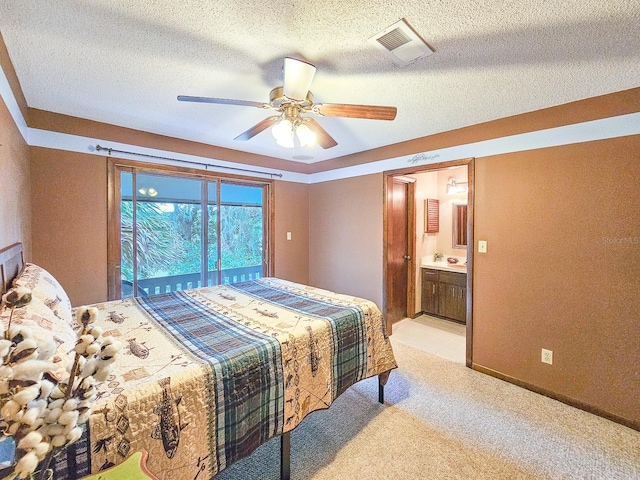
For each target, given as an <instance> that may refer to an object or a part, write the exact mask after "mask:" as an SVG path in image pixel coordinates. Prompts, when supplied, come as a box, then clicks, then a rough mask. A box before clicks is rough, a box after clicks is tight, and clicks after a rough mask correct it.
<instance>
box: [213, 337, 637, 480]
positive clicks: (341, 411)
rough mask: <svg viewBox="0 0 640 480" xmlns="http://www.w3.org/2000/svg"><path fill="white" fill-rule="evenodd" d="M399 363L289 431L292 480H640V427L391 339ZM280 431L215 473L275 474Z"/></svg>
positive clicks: (236, 477)
mask: <svg viewBox="0 0 640 480" xmlns="http://www.w3.org/2000/svg"><path fill="white" fill-rule="evenodd" d="M393 346H394V352H395V355H396V359H397V361H398V365H399V368H398V369H397V370H394V371H393V372H392V373H391V377H390V379H389V383H388V384H387V386H386V388H385V401H386V403H385V405H384V406H382V405H380V404H378V403H377V379H376V378H372V379H367V380H365V381H363V382H360V383H359V384H357V385H355V386H353V387H351V388H350V389H349V390H348V391H347V392H345V393H344V394H343V395H342V396H341V397H340V398H338V399H337V400H336V401H335V402H334V404H333V405H332V406H331V408H330V409H328V410H325V411H321V412H315V413H312V414H311V415H310V416H309V417H307V418H306V419H305V420H304V421H303V422H302V424H301V425H300V426H298V428H296V429H295V430H294V431H293V433H292V434H291V478H292V480H303V479H313V480H325V479H326V480H329V479H331V480H334V479H367V480H370V479H402V480H408V479H438V480H440V479H474V480H475V479H560V478H562V479H569V478H575V479H607V480H611V479H625V480H628V479H640V432H637V431H634V430H632V429H630V428H628V427H624V426H622V425H619V424H616V423H613V422H611V421H609V420H606V419H603V418H600V417H597V416H595V415H592V414H589V413H586V412H583V411H582V410H578V409H575V408H573V407H569V406H567V405H564V404H562V403H560V402H557V401H555V400H552V399H549V398H546V397H543V396H541V395H538V394H535V393H533V392H530V391H528V390H525V389H522V388H519V387H516V386H515V385H511V384H509V383H506V382H503V381H501V380H498V379H495V378H492V377H489V376H487V375H484V374H481V373H478V372H474V371H472V370H471V369H468V368H466V367H464V366H462V365H459V364H456V363H453V362H450V361H448V360H444V359H441V358H439V357H435V356H433V355H430V354H427V353H425V352H422V351H420V350H417V349H415V348H413V347H411V346H409V345H406V344H403V343H401V342H398V341H394V342H393ZM279 446H280V440H279V439H273V440H271V441H269V442H268V443H266V444H265V445H263V446H261V447H260V448H259V449H258V450H256V452H254V454H253V455H251V456H250V457H248V458H246V459H243V460H241V461H240V462H238V463H236V464H234V465H232V466H231V467H229V468H228V469H226V470H224V471H223V472H221V473H220V474H219V475H217V476H216V480H240V479H242V480H245V479H274V480H276V479H278V478H279V468H280V467H279V458H280V457H279Z"/></svg>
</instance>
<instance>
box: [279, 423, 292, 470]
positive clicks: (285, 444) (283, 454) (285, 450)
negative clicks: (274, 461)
mask: <svg viewBox="0 0 640 480" xmlns="http://www.w3.org/2000/svg"><path fill="white" fill-rule="evenodd" d="M290 478H291V432H286V433H283V434H282V435H280V480H289V479H290Z"/></svg>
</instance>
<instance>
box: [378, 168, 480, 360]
mask: <svg viewBox="0 0 640 480" xmlns="http://www.w3.org/2000/svg"><path fill="white" fill-rule="evenodd" d="M384 176H385V199H386V200H385V204H384V215H383V218H384V226H383V228H384V232H385V233H384V235H385V237H384V240H385V241H384V243H383V249H384V258H385V262H384V282H385V293H386V295H385V299H384V311H385V315H388V314H389V313H390V312H389V306H390V305H393V302H394V301H396V302H397V301H398V299H394V297H393V295H394V292H397V291H400V292H402V290H401V289H399V288H398V287H397V285H396V286H394V288H390V287H391V284H390V282H392V281H394V282H395V283H397V277H396V278H392V277H391V275H390V272H391V271H392V268H393V266H392V265H391V262H390V260H389V252H390V251H391V250H392V249H393V248H394V245H393V242H394V240H393V237H391V236H390V231H391V230H393V229H394V228H395V229H397V227H394V225H397V222H398V221H399V220H398V218H396V217H397V216H398V215H399V214H398V213H397V208H396V209H395V210H394V208H393V205H394V199H393V191H392V190H391V189H390V188H388V185H392V184H393V178H396V177H397V178H403V179H405V180H406V179H408V180H411V181H413V182H414V183H413V186H414V196H413V200H414V207H413V208H414V211H413V212H404V218H406V221H407V222H408V223H409V224H410V227H409V228H407V231H409V230H412V231H413V232H414V234H413V236H412V237H411V238H407V239H405V241H406V243H407V244H412V246H411V247H410V248H409V251H408V254H407V255H408V256H410V257H411V259H412V262H411V264H412V267H411V268H412V271H411V272H410V275H409V278H408V279H407V288H410V289H413V290H412V291H413V293H414V295H413V297H414V300H413V302H412V303H411V304H407V308H406V312H407V313H406V318H405V319H403V320H401V321H400V322H395V324H393V325H389V327H390V331H391V333H393V332H394V330H397V331H398V337H396V338H401V337H402V336H404V335H407V336H408V337H409V338H412V339H414V340H415V339H416V338H418V336H417V334H416V332H417V331H418V330H419V329H421V328H422V327H423V326H424V325H426V326H427V327H429V328H436V329H440V330H442V331H443V333H442V335H439V334H436V335H432V334H430V335H429V337H430V338H432V337H438V336H441V337H442V339H443V343H447V341H448V340H446V339H448V338H450V337H446V335H448V334H449V333H451V332H453V333H454V334H455V335H457V337H458V339H457V341H453V340H452V341H451V345H452V346H453V345H456V346H455V350H456V355H457V357H456V358H464V362H461V363H465V364H466V365H467V366H471V362H472V332H473V329H472V324H473V303H472V298H473V295H472V294H473V292H472V287H473V281H472V279H473V248H471V246H472V245H473V191H474V189H473V179H474V160H473V159H465V160H457V161H452V162H443V163H438V164H432V165H423V166H416V167H413V168H405V169H402V170H394V171H390V172H385V174H384ZM400 215H401V216H402V214H400ZM396 241H397V240H396ZM411 284H413V285H411ZM396 313H397V312H396ZM396 316H397V315H396ZM388 318H389V317H388ZM394 318H395V317H394ZM388 323H389V322H388ZM418 324H420V325H418ZM408 327H409V328H408ZM414 327H415V332H414ZM461 336H463V337H464V338H462V339H461V338H460V337H461ZM445 337H446V338H445ZM419 348H420V347H419ZM452 348H453V347H452ZM432 353H434V352H432ZM436 354H437V353H436ZM451 355H453V353H451ZM441 356H445V358H447V355H441ZM450 359H451V358H450Z"/></svg>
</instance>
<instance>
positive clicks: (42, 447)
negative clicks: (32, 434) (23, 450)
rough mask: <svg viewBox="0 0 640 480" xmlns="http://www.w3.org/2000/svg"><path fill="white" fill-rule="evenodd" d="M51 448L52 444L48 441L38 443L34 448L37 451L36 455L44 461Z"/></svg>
mask: <svg viewBox="0 0 640 480" xmlns="http://www.w3.org/2000/svg"><path fill="white" fill-rule="evenodd" d="M50 449H51V445H49V443H47V442H44V441H43V442H40V443H39V444H38V445H36V446H35V448H34V449H33V451H34V452H35V454H36V456H37V457H38V460H40V461H42V460H43V459H44V457H46V456H47V454H48V453H49V450H50Z"/></svg>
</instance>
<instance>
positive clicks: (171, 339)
mask: <svg viewBox="0 0 640 480" xmlns="http://www.w3.org/2000/svg"><path fill="white" fill-rule="evenodd" d="M0 273H1V274H2V287H3V290H4V289H6V288H8V287H9V286H10V285H11V284H12V283H11V282H13V284H15V285H22V286H27V287H29V288H31V289H34V290H35V291H38V292H39V291H40V290H42V291H43V293H42V294H39V295H36V294H35V293H34V297H37V298H40V299H41V300H42V302H41V303H43V304H44V305H45V306H46V307H47V308H48V309H50V310H51V312H52V315H49V312H45V311H44V310H45V309H44V307H42V305H39V306H37V305H33V306H32V305H31V304H29V305H27V307H24V309H23V310H24V311H23V312H22V313H20V315H19V316H18V313H19V312H18V311H17V310H16V312H15V315H14V321H23V322H32V323H35V324H37V326H38V327H41V328H43V329H45V330H47V331H50V332H51V333H52V334H53V337H54V339H55V340H56V342H57V343H58V344H59V346H58V349H57V351H56V359H57V360H58V361H60V362H61V363H65V362H66V361H68V360H69V355H70V353H69V352H70V350H71V349H72V348H73V343H72V342H74V337H73V332H71V333H70V329H71V325H72V324H73V320H72V309H71V305H70V302H69V300H68V297H67V296H66V293H65V292H64V290H63V289H62V287H61V286H60V285H59V283H57V281H56V280H55V278H53V277H52V276H51V275H50V274H49V273H48V272H47V271H46V270H44V269H42V268H41V267H39V266H37V265H33V264H29V263H27V264H24V267H23V261H22V248H21V245H19V244H17V245H13V246H11V247H9V248H6V249H4V250H2V251H0ZM95 307H97V308H98V309H99V311H100V316H99V320H98V322H100V324H101V326H102V327H103V328H104V330H105V331H106V332H105V333H107V334H109V335H112V336H113V337H115V338H117V339H119V340H120V341H121V342H123V344H124V347H123V349H122V351H121V353H120V354H119V357H118V359H117V361H116V363H115V364H114V370H113V372H112V374H111V375H110V377H109V378H108V379H107V380H106V381H105V382H103V383H102V384H100V387H99V394H98V396H99V399H98V401H97V403H96V405H95V407H94V410H93V414H92V415H91V417H90V419H89V422H87V429H86V432H85V434H84V436H83V438H82V439H81V440H79V441H78V442H76V443H75V444H73V445H72V446H70V447H68V448H67V450H66V452H64V454H63V455H57V456H56V458H55V462H54V463H55V468H56V474H55V477H54V478H56V479H58V478H61V479H62V478H75V477H81V476H83V475H87V474H89V473H95V472H98V471H100V470H102V469H105V468H108V467H111V466H113V465H117V464H119V463H121V462H123V461H124V460H125V459H126V458H127V457H128V456H130V455H131V454H132V453H133V452H136V451H145V452H147V453H148V459H147V468H148V469H149V470H150V471H151V472H154V473H155V475H157V476H158V477H159V478H166V479H176V478H189V479H191V478H193V479H196V478H200V479H202V478H211V477H214V476H215V475H216V474H217V473H218V472H220V471H222V470H224V468H226V467H227V466H229V465H231V464H232V463H233V462H235V461H237V460H239V459H241V458H244V457H246V456H248V455H250V454H251V453H252V452H253V451H254V450H255V449H256V448H257V447H258V446H260V445H261V444H263V443H264V442H266V441H267V440H269V439H271V438H274V437H277V436H280V439H281V478H283V479H286V478H289V476H290V466H289V465H290V464H289V451H290V443H289V442H290V437H289V435H290V432H291V431H292V430H293V429H294V428H296V427H297V426H298V425H300V423H301V422H302V421H303V419H304V418H305V417H306V416H307V415H308V414H309V413H311V412H313V411H315V410H319V409H325V408H328V407H329V406H330V405H331V403H332V402H333V401H334V400H335V399H336V398H337V397H338V396H339V395H340V394H341V393H343V392H344V391H345V390H346V389H347V388H349V387H350V386H351V385H353V384H355V383H356V382H359V381H361V380H363V379H365V378H369V377H372V376H375V375H377V376H378V384H379V398H378V400H379V401H380V402H383V398H384V397H383V395H384V390H383V389H384V384H385V383H386V381H387V378H388V376H389V373H390V371H391V370H392V369H394V368H396V363H395V359H394V357H393V351H392V349H391V345H390V342H389V338H388V335H387V332H386V328H385V324H384V321H383V319H382V315H381V313H380V311H379V310H378V308H377V307H376V305H375V304H374V303H373V302H370V301H368V300H364V299H360V298H354V297H352V296H347V295H341V294H336V293H332V292H329V291H326V290H321V289H318V288H313V287H309V286H306V285H300V284H296V283H292V282H288V281H285V280H281V279H277V278H262V279H259V280H254V281H249V282H243V283H239V284H234V285H220V286H215V287H203V288H198V289H193V290H186V291H179V292H171V293H166V294H159V295H150V296H147V297H140V298H137V299H127V300H119V301H114V302H105V303H98V304H95ZM30 309H32V310H34V311H33V312H31V311H30ZM36 310H37V311H36ZM45 313H46V315H45ZM5 315H6V312H5ZM45 317H46V318H45ZM70 343H71V346H70ZM302 428H304V427H302Z"/></svg>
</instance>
